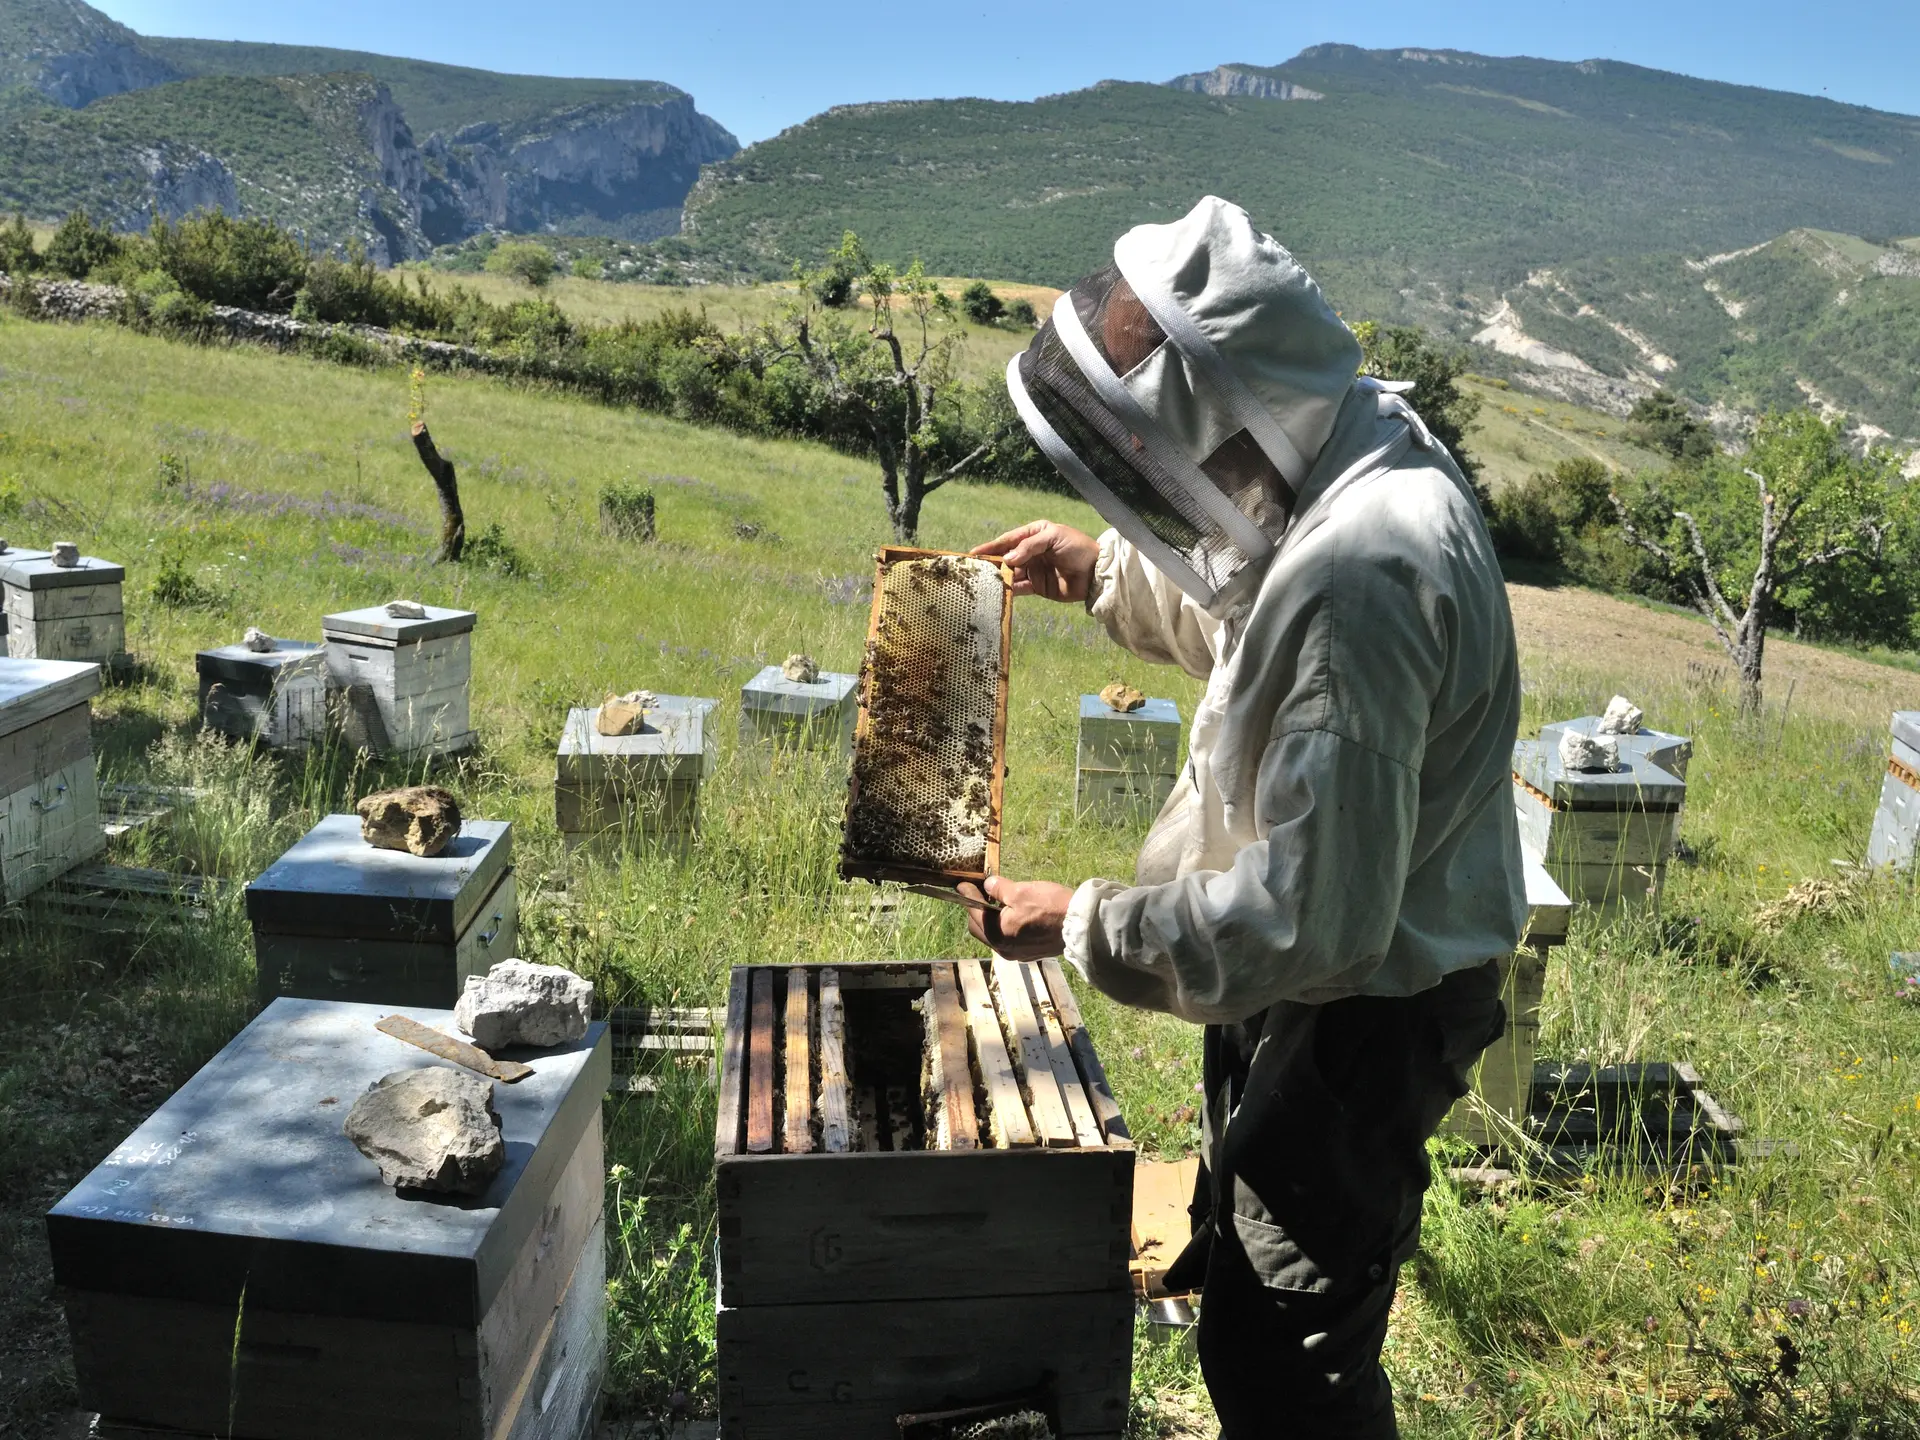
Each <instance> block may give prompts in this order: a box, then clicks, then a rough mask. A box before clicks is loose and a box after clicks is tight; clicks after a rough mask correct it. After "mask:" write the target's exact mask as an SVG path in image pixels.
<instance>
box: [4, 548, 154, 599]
mask: <svg viewBox="0 0 1920 1440" xmlns="http://www.w3.org/2000/svg"><path fill="white" fill-rule="evenodd" d="M16 553H17V554H19V555H21V556H22V557H25V556H27V555H29V554H31V555H32V556H34V557H35V558H33V559H25V558H22V559H18V560H15V559H14V558H13V557H14V555H15V554H16ZM9 562H10V563H9ZM0 565H5V566H6V569H5V571H4V572H0V573H3V574H4V578H5V581H6V583H7V584H9V585H11V586H13V587H14V588H15V589H17V590H62V589H65V588H66V587H67V586H69V585H118V584H119V583H120V582H121V581H123V580H125V579H126V578H127V571H126V567H125V566H124V565H116V564H114V563H113V562H112V561H111V560H102V559H100V558H99V557H98V556H96V555H82V556H81V557H80V563H79V564H78V565H56V564H54V563H53V557H52V556H51V555H49V554H47V553H46V552H45V551H42V550H34V551H25V550H22V551H17V552H16V551H12V550H9V551H8V552H7V553H6V554H5V555H0Z"/></svg>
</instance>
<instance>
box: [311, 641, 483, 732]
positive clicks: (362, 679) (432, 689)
mask: <svg viewBox="0 0 1920 1440" xmlns="http://www.w3.org/2000/svg"><path fill="white" fill-rule="evenodd" d="M422 608H423V609H425V610H426V612H427V615H426V618H425V619H424V620H396V619H394V618H393V617H392V616H390V615H388V614H387V609H386V606H384V605H373V606H369V607H368V608H367V609H365V610H346V611H342V612H341V613H339V614H337V615H327V616H324V617H323V618H322V619H321V621H320V633H321V635H322V636H323V637H324V638H325V640H326V650H327V685H328V688H329V689H330V690H331V691H333V693H334V695H335V696H336V697H337V699H338V702H339V705H340V710H341V718H342V721H343V727H344V730H345V733H346V737H347V740H348V742H349V743H350V744H352V745H354V746H356V747H358V748H360V749H364V750H366V751H368V752H369V753H371V754H373V755H377V756H380V757H382V758H387V757H392V758H395V759H403V760H419V759H427V758H430V757H432V756H435V755H453V754H458V753H459V752H460V751H463V750H467V749H471V748H472V746H473V728H472V724H471V717H470V713H469V708H470V707H469V696H468V686H469V682H470V680H471V677H472V673H473V647H472V638H473V626H474V622H475V620H476V619H477V618H478V617H477V616H476V615H475V614H474V612H473V611H471V610H446V609H442V608H440V607H439V606H437V605H427V606H423V607H422Z"/></svg>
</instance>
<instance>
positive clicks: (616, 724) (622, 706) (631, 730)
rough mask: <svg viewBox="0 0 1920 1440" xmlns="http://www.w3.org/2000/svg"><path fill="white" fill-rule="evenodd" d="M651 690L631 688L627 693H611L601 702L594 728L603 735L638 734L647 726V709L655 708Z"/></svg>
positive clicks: (595, 717)
mask: <svg viewBox="0 0 1920 1440" xmlns="http://www.w3.org/2000/svg"><path fill="white" fill-rule="evenodd" d="M654 699H655V697H654V693H653V692H652V691H651V690H630V691H628V692H627V693H626V694H625V695H609V696H607V698H606V699H605V700H603V701H601V702H600V710H599V713H598V714H596V715H595V716H594V720H593V728H594V729H596V730H598V731H599V732H600V733H601V734H602V735H638V734H639V733H640V732H641V730H643V729H644V728H645V727H646V723H647V711H648V710H650V709H652V708H653V704H654Z"/></svg>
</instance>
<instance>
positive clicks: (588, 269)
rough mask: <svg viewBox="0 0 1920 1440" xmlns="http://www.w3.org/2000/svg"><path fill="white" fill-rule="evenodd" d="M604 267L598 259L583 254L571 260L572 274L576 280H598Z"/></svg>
mask: <svg viewBox="0 0 1920 1440" xmlns="http://www.w3.org/2000/svg"><path fill="white" fill-rule="evenodd" d="M604 269H605V267H603V266H602V265H601V264H600V262H599V261H598V260H589V259H588V258H587V257H586V256H584V255H582V256H581V257H580V258H579V259H578V260H576V261H574V262H573V275H574V278H575V279H576V280H599V279H601V278H602V277H603V274H604Z"/></svg>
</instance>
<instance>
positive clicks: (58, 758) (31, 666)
mask: <svg viewBox="0 0 1920 1440" xmlns="http://www.w3.org/2000/svg"><path fill="white" fill-rule="evenodd" d="M99 689H100V667H99V666H98V665H95V664H92V663H89V662H86V661H67V660H16V659H11V658H9V659H5V660H0V892H4V897H5V900H6V903H8V904H12V903H14V902H15V901H18V900H21V899H24V898H25V897H26V896H28V895H31V894H32V893H33V892H34V891H36V890H38V889H40V888H41V887H42V886H43V885H45V884H47V883H48V882H49V881H51V880H54V879H57V878H58V877H59V876H61V875H64V874H65V873H66V872H67V871H69V870H71V869H72V868H73V867H74V866H76V865H78V864H80V863H81V862H82V861H84V860H89V859H91V858H92V857H93V856H95V855H98V854H99V853H100V852H101V851H102V850H103V849H105V848H106V843H107V842H106V836H105V834H104V832H102V830H101V828H100V790H99V782H98V779H97V777H96V775H95V773H94V763H93V740H92V717H91V714H90V712H89V710H88V708H87V700H88V697H90V696H92V695H94V694H96V693H97V692H98V691H99Z"/></svg>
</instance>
